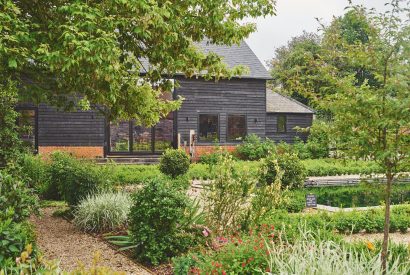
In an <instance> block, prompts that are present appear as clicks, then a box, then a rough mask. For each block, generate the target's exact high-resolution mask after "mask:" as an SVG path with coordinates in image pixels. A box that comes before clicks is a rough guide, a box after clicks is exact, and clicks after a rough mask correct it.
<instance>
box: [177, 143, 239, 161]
mask: <svg viewBox="0 0 410 275" xmlns="http://www.w3.org/2000/svg"><path fill="white" fill-rule="evenodd" d="M181 148H182V149H184V150H185V152H186V153H187V154H188V155H189V146H186V147H185V146H182V147H181ZM220 148H222V149H223V150H226V151H228V152H233V151H235V149H236V145H220V146H214V145H196V146H195V156H194V158H193V160H194V161H197V160H198V159H199V157H200V156H202V155H206V154H211V153H213V152H215V151H218V150H219V149H220Z"/></svg>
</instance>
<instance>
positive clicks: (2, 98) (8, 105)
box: [0, 81, 22, 167]
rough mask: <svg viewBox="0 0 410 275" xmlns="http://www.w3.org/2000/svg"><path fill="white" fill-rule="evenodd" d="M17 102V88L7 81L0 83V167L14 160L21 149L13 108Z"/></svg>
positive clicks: (15, 113)
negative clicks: (3, 83) (4, 83)
mask: <svg viewBox="0 0 410 275" xmlns="http://www.w3.org/2000/svg"><path fill="white" fill-rule="evenodd" d="M16 103H17V88H16V86H15V83H13V82H11V81H9V82H7V83H6V85H2V84H1V83H0V125H1V127H0V167H3V166H6V164H7V163H9V162H10V161H12V160H15V159H16V157H17V156H18V154H19V150H20V149H21V145H22V144H21V140H20V139H19V134H18V129H17V124H16V121H17V118H18V117H19V114H18V113H17V112H16V111H15V110H14V108H15V106H16Z"/></svg>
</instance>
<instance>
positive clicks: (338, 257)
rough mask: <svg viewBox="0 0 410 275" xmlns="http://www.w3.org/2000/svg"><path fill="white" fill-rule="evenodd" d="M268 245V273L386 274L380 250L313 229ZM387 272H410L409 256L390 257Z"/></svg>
mask: <svg viewBox="0 0 410 275" xmlns="http://www.w3.org/2000/svg"><path fill="white" fill-rule="evenodd" d="M267 249H268V255H269V256H268V258H267V259H268V260H267V261H268V266H269V270H270V272H269V273H268V274H306V275H316V274H321V275H333V274H361V275H378V274H383V271H382V269H381V256H380V253H377V254H373V253H372V252H371V251H370V250H369V251H357V250H355V249H353V248H352V247H348V246H347V245H344V244H343V243H339V242H334V241H328V240H318V238H317V237H315V236H314V234H313V233H310V232H304V233H303V234H302V236H301V238H300V239H298V240H296V241H295V243H293V244H292V245H289V244H288V243H285V242H281V243H279V244H278V243H271V244H269V245H267ZM389 263H390V264H389V267H388V270H386V274H403V275H404V274H409V272H410V265H409V263H408V262H407V263H406V259H402V258H400V257H396V258H395V259H393V258H391V259H390V260H389Z"/></svg>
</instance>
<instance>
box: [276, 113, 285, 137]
mask: <svg viewBox="0 0 410 275" xmlns="http://www.w3.org/2000/svg"><path fill="white" fill-rule="evenodd" d="M280 117H283V118H284V129H283V131H279V118H280ZM287 127H288V116H287V115H286V114H278V115H277V118H276V132H277V133H281V134H284V133H287V132H288V130H287Z"/></svg>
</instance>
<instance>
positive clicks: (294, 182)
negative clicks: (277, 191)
mask: <svg viewBox="0 0 410 275" xmlns="http://www.w3.org/2000/svg"><path fill="white" fill-rule="evenodd" d="M275 163H277V164H278V165H279V169H280V170H281V171H283V175H282V177H281V181H282V188H290V189H294V188H299V187H302V186H303V184H304V182H305V178H306V172H305V168H304V166H303V164H302V162H301V161H300V159H299V158H298V157H297V155H295V154H291V153H283V154H281V155H279V154H271V155H270V156H268V157H267V158H266V159H264V160H263V161H262V167H261V173H260V180H261V181H262V182H264V183H266V184H271V183H273V182H274V181H275V179H276V178H277V169H276V168H275Z"/></svg>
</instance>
